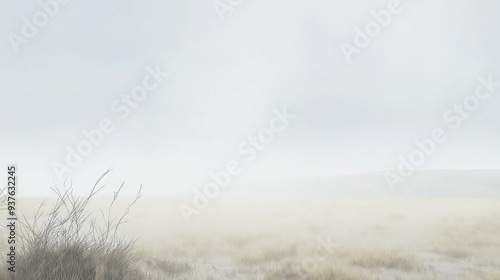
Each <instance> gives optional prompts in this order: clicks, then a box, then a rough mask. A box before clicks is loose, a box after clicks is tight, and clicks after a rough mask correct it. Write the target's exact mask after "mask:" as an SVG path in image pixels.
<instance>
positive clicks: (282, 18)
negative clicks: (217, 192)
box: [0, 0, 500, 194]
mask: <svg viewBox="0 0 500 280" xmlns="http://www.w3.org/2000/svg"><path fill="white" fill-rule="evenodd" d="M44 2H45V1H44ZM223 2H224V3H225V2H226V1H223ZM389 2H390V1H387V0H383V1H378V0H377V1H375V0H372V1H367V0H359V1H348V0H334V1H326V0H322V1H314V0H313V1H304V0H303V1H297V0H287V1H282V0H278V1H265V0H253V1H249V0H243V1H242V3H241V4H240V5H239V6H236V7H234V8H233V10H231V11H229V12H226V13H224V20H221V18H220V17H219V16H218V14H217V12H216V10H215V8H214V5H213V2H212V1H211V0H204V1H200V0H192V1H161V0H144V1H131V0H120V1H118V0H109V1H97V0H86V1H79V0H72V1H70V3H69V4H66V5H61V7H60V11H59V12H58V13H57V14H56V15H55V16H54V18H50V20H49V22H48V24H47V25H46V26H44V27H42V28H40V29H39V31H38V33H37V34H36V36H34V38H30V39H29V40H28V42H27V43H26V44H21V45H20V46H19V49H20V51H19V52H17V53H16V52H15V51H14V48H13V46H12V44H11V42H10V39H9V38H10V37H9V35H8V34H11V32H15V33H16V34H19V35H21V34H22V27H23V24H24V22H23V17H27V18H29V19H31V18H32V17H33V15H34V14H35V13H37V12H39V11H42V10H41V8H40V6H39V4H38V1H7V0H0V4H1V9H0V18H1V25H0V34H1V35H2V36H3V38H4V39H3V40H0V96H1V104H2V109H1V110H0V129H1V133H0V135H1V136H0V151H1V153H0V161H1V163H2V166H4V167H5V166H6V165H7V164H10V163H15V164H17V165H18V166H19V168H20V171H19V176H20V179H19V180H20V183H21V187H22V188H23V189H24V190H23V193H24V194H28V193H44V192H47V190H48V187H49V186H51V185H52V183H53V182H56V183H57V182H58V179H57V177H56V175H55V173H54V170H53V166H52V165H53V163H54V162H55V161H57V162H61V163H64V161H65V157H66V147H67V146H70V147H75V146H76V145H77V143H79V141H81V140H82V139H85V138H84V136H83V134H82V130H84V129H85V130H91V129H94V128H97V127H98V126H99V122H100V121H101V120H102V119H105V118H109V119H111V120H112V121H113V124H114V125H115V126H116V127H115V130H114V131H113V132H112V133H109V134H106V135H105V136H104V140H103V142H102V144H100V145H98V146H97V147H95V148H94V150H93V152H92V153H91V154H90V155H88V156H86V157H84V159H83V161H82V163H81V164H80V165H79V166H78V167H76V168H74V171H73V172H71V173H70V174H68V176H69V177H70V178H73V180H74V182H75V184H76V185H84V186H85V187H86V186H88V184H89V183H90V182H93V181H95V180H96V179H97V178H98V177H99V175H100V173H102V172H103V171H105V170H106V169H107V168H109V167H113V168H114V172H113V173H112V174H111V179H112V180H114V181H113V182H115V181H120V180H125V181H127V182H128V183H129V185H130V186H131V187H133V186H136V185H138V184H139V183H140V182H143V183H144V185H145V188H146V191H147V192H151V193H153V192H170V191H174V190H175V191H180V192H189V191H190V190H191V189H192V188H193V187H197V186H199V185H201V184H204V183H205V182H206V181H208V180H209V176H208V173H209V172H210V171H216V170H220V169H222V168H224V166H225V164H226V163H227V162H228V161H230V160H238V161H241V162H245V160H244V157H242V156H241V155H240V154H239V153H238V152H237V148H238V145H240V143H241V142H242V141H244V140H245V139H246V138H247V137H248V136H250V135H254V134H256V133H257V132H259V131H260V130H261V129H262V128H265V127H266V126H268V123H269V121H270V119H271V118H272V117H273V109H278V110H282V108H284V107H285V106H286V107H287V108H288V111H289V112H290V113H293V114H294V115H295V118H294V119H293V120H292V121H291V123H290V125H288V126H287V127H286V129H285V130H284V131H282V132H280V133H277V134H276V135H275V138H274V140H273V141H272V142H271V143H269V144H268V145H267V146H266V149H265V150H264V151H262V152H261V153H259V154H258V156H257V157H256V158H255V160H253V161H251V162H245V163H244V166H243V170H244V172H243V173H242V174H241V175H240V176H239V177H238V178H237V180H241V181H262V180H271V179H277V178H294V177H314V176H329V175H335V174H344V173H352V172H370V171H382V170H392V169H396V168H397V167H398V163H399V162H398V155H407V154H408V153H410V152H411V151H412V150H414V149H415V144H414V141H415V139H422V138H426V137H429V135H430V133H431V132H432V130H433V129H435V128H437V127H442V128H443V129H445V130H446V132H447V133H448V136H449V138H448V141H447V142H446V143H444V144H442V145H440V146H439V147H438V148H437V151H436V153H435V154H434V155H433V156H432V157H431V158H430V159H428V161H427V162H426V163H425V164H424V165H423V166H422V167H421V168H424V169H499V168H500V162H499V161H498V159H499V158H500V148H499V143H500V130H499V129H498V128H499V124H500V110H498V109H499V108H500V88H499V89H498V91H497V93H496V94H493V95H492V96H491V97H490V98H489V99H488V100H486V101H484V102H481V104H480V106H479V109H478V110H477V111H475V112H473V113H472V114H471V116H470V117H469V118H468V119H467V120H466V121H465V122H464V124H463V125H462V126H461V127H460V128H459V129H456V130H453V129H450V124H449V123H447V122H446V121H444V120H443V113H444V112H446V111H447V110H448V109H450V108H453V104H455V103H461V102H462V100H463V99H464V98H465V97H467V96H468V95H471V94H473V93H474V90H475V89H476V87H477V86H478V84H479V81H478V77H479V76H484V77H488V75H490V74H491V75H493V77H496V80H498V81H500V52H499V51H498V50H500V38H499V32H498V27H499V26H500V17H498V11H499V9H500V3H499V2H498V1H495V0H483V1H473V0H468V1H464V0H458V1H430V0H419V1H415V0H412V1H410V0H402V1H401V6H402V9H403V11H402V12H401V13H399V14H397V15H393V16H392V20H391V22H390V24H389V25H388V26H387V27H384V28H383V29H382V31H381V32H380V35H378V36H376V37H375V38H372V39H371V42H370V44H369V45H368V46H367V47H366V48H364V49H362V50H361V53H360V54H357V55H354V56H352V62H351V63H348V62H347V61H346V58H345V57H344V55H343V53H342V51H341V49H340V47H339V44H340V43H342V42H346V43H349V44H354V43H353V42H354V36H355V34H356V32H355V28H357V27H359V28H361V29H364V28H365V25H366V24H367V23H368V22H370V21H371V20H373V16H372V15H371V14H370V12H371V11H379V10H381V9H387V5H388V3H389ZM157 65H160V67H161V69H162V70H165V71H168V72H169V73H170V76H169V77H168V78H166V79H165V81H164V82H163V83H161V85H160V86H159V87H158V88H157V89H156V90H154V91H153V92H151V93H150V94H149V96H148V97H147V98H146V99H145V100H144V101H142V102H141V103H140V104H139V105H138V106H137V108H135V109H134V110H133V111H132V112H131V113H130V115H129V116H127V117H126V118H125V119H123V120H122V119H120V118H119V117H118V116H119V115H118V114H117V113H116V112H113V111H112V109H111V106H112V104H113V102H115V100H119V99H120V98H121V96H122V95H124V94H126V95H130V92H131V90H132V88H134V87H135V86H137V85H140V84H141V83H142V80H143V78H144V76H145V75H147V71H146V68H147V67H152V68H155V67H156V66H157ZM242 159H243V160H242ZM2 176H5V174H2ZM2 178H3V177H2ZM21 187H20V188H21Z"/></svg>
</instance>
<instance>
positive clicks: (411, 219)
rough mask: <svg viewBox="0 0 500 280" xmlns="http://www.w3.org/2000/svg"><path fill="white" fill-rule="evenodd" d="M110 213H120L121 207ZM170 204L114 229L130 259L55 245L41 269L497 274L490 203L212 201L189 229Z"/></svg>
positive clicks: (326, 279)
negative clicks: (127, 243)
mask: <svg viewBox="0 0 500 280" xmlns="http://www.w3.org/2000/svg"><path fill="white" fill-rule="evenodd" d="M27 200H28V199H25V200H24V201H27ZM96 200H97V201H96V202H95V205H94V204H93V205H92V209H103V207H102V206H103V205H106V204H105V202H104V201H105V200H104V199H101V198H97V199H96ZM26 205H27V204H26ZM115 206H116V207H117V209H121V210H122V211H124V210H126V209H127V204H119V203H117V204H116V205H115ZM177 206H178V201H176V200H173V199H169V198H164V199H160V198H158V199H152V198H143V199H141V200H140V201H139V202H138V203H137V205H136V208H135V211H133V212H130V213H129V214H128V216H129V218H130V220H131V222H130V223H127V224H123V225H121V229H122V231H124V232H127V233H128V234H130V235H135V236H138V237H140V239H139V240H138V241H137V243H136V244H135V245H136V247H137V248H138V250H139V254H138V255H136V256H135V257H134V258H132V259H129V257H130V256H132V255H130V254H129V253H130V251H127V254H125V255H122V256H118V257H116V258H115V259H114V258H113V257H112V256H113V254H97V255H92V256H90V255H89V254H87V253H85V252H86V251H85V250H86V249H85V248H86V247H84V248H82V247H73V248H71V247H70V248H67V249H65V250H66V251H65V250H63V249H62V248H63V247H59V249H58V251H56V252H55V253H54V255H53V256H50V255H47V261H46V263H47V264H49V263H50V264H51V265H52V266H53V264H54V263H58V261H57V258H61V256H64V257H62V258H64V259H67V260H73V261H70V263H75V262H78V263H81V264H85V265H82V266H80V268H79V269H82V270H85V271H88V272H85V271H84V272H80V273H81V275H88V277H89V278H74V279H92V280H99V279H98V278H96V277H95V274H96V270H97V266H96V265H95V262H96V261H97V262H98V263H99V264H100V265H101V267H104V268H105V270H106V271H113V270H114V271H115V274H116V275H106V276H105V277H108V278H105V279H139V280H140V279H152V280H163V279H177V280H194V279H196V280H198V279H202V280H203V279H206V280H209V279H222V280H225V279H231V280H233V279H234V280H238V279H257V280H275V279H276V280H277V279H279V280H281V279H283V280H285V279H286V280H288V279H291V280H293V279H297V280H298V279H312V280H330V279H340V280H344V279H346V280H348V279H360V280H364V279H370V280H372V279H373V280H378V279H498V275H499V274H500V261H498V258H497V257H498V251H499V250H500V235H499V234H498V233H499V232H498V228H500V226H499V222H498V217H499V216H500V203H498V201H495V200H482V199H478V200H474V199H468V200H467V199H402V198H391V199H386V198H373V199H349V200H347V199H346V200H331V199H325V200H323V199H308V198H301V199H298V200H282V201H280V200H276V199H268V200H265V199H261V200H260V201H259V202H258V203H257V202H255V201H251V200H237V201H228V200H227V201H226V200H223V199H221V200H220V201H218V202H217V203H216V204H214V205H212V206H211V207H209V208H207V210H206V211H204V212H202V214H201V215H200V216H198V217H196V218H195V219H194V220H193V222H192V223H191V224H185V223H184V222H183V221H182V219H181V217H180V215H179V213H178V209H177ZM89 207H90V206H89ZM104 209H106V208H104ZM33 210H34V211H36V209H33ZM101 225H104V226H105V225H106V223H101ZM87 229H88V228H87ZM327 237H331V239H332V240H333V241H334V242H335V243H337V244H338V248H335V249H332V251H331V252H325V251H321V248H322V247H321V245H320V244H321V242H320V241H318V239H319V240H325V239H326V238H327ZM318 248H320V249H318ZM105 251H106V250H105ZM108 252H109V250H108ZM45 254H48V253H47V252H45ZM315 255H318V256H321V258H320V259H316V260H315V261H314V262H313V264H312V268H311V269H305V268H304V265H303V264H304V261H305V260H308V259H309V260H311V259H313V260H314V258H315ZM106 258H109V259H108V260H106ZM120 260H129V261H126V262H123V263H122V262H121V261H120ZM42 263H43V262H40V265H41V266H43V265H42ZM120 263H121V264H120ZM34 267H35V268H36V266H34ZM35 270H42V269H41V268H36V269H35ZM65 270H69V271H70V270H71V269H65ZM116 271H122V272H123V271H126V273H125V274H122V275H119V276H117V275H118V274H119V272H116ZM74 274H75V273H74ZM81 275H80V276H81ZM92 275H94V276H92ZM122 276H123V278H119V277H122ZM50 277H61V276H58V275H55V276H53V275H51V276H50ZM67 277H75V275H67ZM92 277H94V278H92ZM109 277H110V278H109ZM113 277H115V278H113ZM127 277H128V278H127ZM2 279H4V278H2ZM19 279H22V278H19ZM25 279H34V278H25ZM36 279H42V280H43V279H44V278H36ZM45 279H62V278H45ZM66 279H72V278H66Z"/></svg>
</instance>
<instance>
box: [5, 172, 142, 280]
mask: <svg viewBox="0 0 500 280" xmlns="http://www.w3.org/2000/svg"><path fill="white" fill-rule="evenodd" d="M109 172H110V170H108V171H106V172H105V173H104V174H102V176H101V177H100V178H99V179H98V180H97V182H96V183H95V185H94V186H93V188H92V190H91V191H90V193H89V194H88V195H87V196H84V197H79V196H76V195H74V194H73V185H72V184H70V186H69V187H67V186H66V182H65V183H64V185H63V188H62V189H59V188H57V187H53V188H51V189H52V191H53V192H54V193H55V194H56V196H57V200H56V202H55V204H54V205H53V206H52V207H51V208H50V211H49V212H48V213H44V212H43V211H42V209H43V208H44V205H45V203H44V202H42V203H41V204H40V206H39V208H38V210H37V211H36V213H35V214H34V217H33V219H32V221H30V220H29V219H27V218H26V217H25V216H24V215H23V218H22V219H20V220H19V222H20V227H19V229H20V230H19V232H18V237H17V241H18V246H17V248H18V250H19V253H18V256H17V264H16V272H15V273H12V272H10V273H7V272H4V271H7V269H6V268H5V267H2V272H3V273H5V274H3V275H2V274H0V276H1V277H0V278H1V279H6V278H7V277H10V278H11V279H18V280H33V279H37V280H73V279H74V280H77V279H78V280H114V279H116V280H118V279H119V280H122V279H141V275H140V274H138V272H137V271H136V269H135V268H134V267H133V265H132V264H133V261H134V257H135V255H134V250H133V245H134V240H126V239H124V238H121V237H119V236H118V229H119V228H120V226H121V225H122V224H123V223H125V222H126V221H127V220H126V217H127V215H128V213H129V211H130V209H131V207H132V206H133V205H134V204H135V203H136V202H137V201H138V200H139V198H140V197H141V189H142V187H141V188H140V189H139V192H138V193H137V195H136V196H135V198H134V200H133V201H132V202H131V203H130V204H128V205H127V207H126V209H125V210H124V212H123V213H122V214H121V215H118V216H113V215H112V214H111V213H112V209H113V205H114V204H115V202H116V200H117V198H118V196H119V194H120V191H121V189H122V188H123V186H124V184H122V185H121V186H120V188H119V189H118V190H117V191H116V192H115V193H114V196H113V199H112V201H111V203H110V204H109V206H108V209H106V211H103V210H102V209H101V210H100V214H101V215H100V216H98V215H95V213H94V212H93V211H91V210H90V209H89V203H90V202H91V201H92V200H93V198H94V197H95V196H96V194H98V193H99V192H100V191H101V190H102V189H103V188H104V186H101V187H99V184H100V182H101V180H102V179H103V178H104V177H105V176H106V175H107V174H108V173H109ZM98 217H99V218H98ZM2 266H5V265H2ZM9 274H10V275H9Z"/></svg>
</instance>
